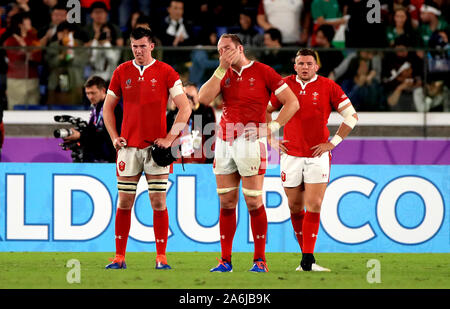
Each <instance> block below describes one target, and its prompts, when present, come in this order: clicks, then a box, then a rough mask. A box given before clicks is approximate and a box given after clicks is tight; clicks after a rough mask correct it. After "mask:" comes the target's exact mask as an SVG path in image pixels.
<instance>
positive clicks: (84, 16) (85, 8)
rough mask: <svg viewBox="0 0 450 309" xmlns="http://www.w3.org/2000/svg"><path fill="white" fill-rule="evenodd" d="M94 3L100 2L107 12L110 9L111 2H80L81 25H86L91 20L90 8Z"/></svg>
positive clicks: (101, 0) (89, 0)
mask: <svg viewBox="0 0 450 309" xmlns="http://www.w3.org/2000/svg"><path fill="white" fill-rule="evenodd" d="M95 2H102V3H104V4H105V6H106V8H107V10H110V9H111V0H80V3H81V24H82V25H86V24H87V23H88V22H90V20H91V19H92V17H91V16H90V15H91V6H92V4H94V3H95Z"/></svg>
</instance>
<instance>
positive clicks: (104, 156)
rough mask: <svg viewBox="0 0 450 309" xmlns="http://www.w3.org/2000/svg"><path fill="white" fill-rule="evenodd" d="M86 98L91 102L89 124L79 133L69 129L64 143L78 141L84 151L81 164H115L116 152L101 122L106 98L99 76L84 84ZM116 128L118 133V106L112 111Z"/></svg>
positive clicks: (104, 88) (119, 108)
mask: <svg viewBox="0 0 450 309" xmlns="http://www.w3.org/2000/svg"><path fill="white" fill-rule="evenodd" d="M84 87H85V90H86V96H87V98H88V100H89V101H90V102H91V115H90V118H89V123H88V125H87V127H86V128H85V129H83V130H82V131H81V132H80V131H78V130H76V129H75V128H71V132H72V134H71V135H69V136H67V137H66V138H64V141H65V142H73V141H79V142H80V144H81V147H83V149H84V155H83V162H115V161H116V150H115V149H114V147H113V145H112V143H111V140H110V138H109V135H108V131H107V130H106V127H105V124H104V122H103V103H104V100H105V97H106V82H105V80H104V79H103V78H101V77H99V76H91V77H90V78H89V79H88V80H87V81H86V83H85V84H84ZM114 113H115V115H116V127H117V130H118V131H120V126H121V123H122V108H121V106H120V105H119V104H117V107H116V109H115V111H114Z"/></svg>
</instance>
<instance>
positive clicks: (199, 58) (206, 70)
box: [188, 26, 219, 87]
mask: <svg viewBox="0 0 450 309" xmlns="http://www.w3.org/2000/svg"><path fill="white" fill-rule="evenodd" d="M198 40H199V41H198V43H199V44H198V45H199V47H200V48H195V49H193V50H192V52H191V62H192V65H191V66H190V67H189V78H188V79H189V81H190V82H191V83H193V84H196V85H198V86H199V87H201V86H202V85H203V84H204V83H205V82H206V81H207V80H208V77H209V76H211V74H212V73H213V71H214V69H215V68H217V66H218V65H219V60H218V59H217V57H216V53H215V52H214V51H213V50H207V49H204V48H202V47H211V46H216V44H217V32H216V30H215V29H214V28H210V27H206V26H205V27H203V29H202V31H201V32H200V35H199V39H198Z"/></svg>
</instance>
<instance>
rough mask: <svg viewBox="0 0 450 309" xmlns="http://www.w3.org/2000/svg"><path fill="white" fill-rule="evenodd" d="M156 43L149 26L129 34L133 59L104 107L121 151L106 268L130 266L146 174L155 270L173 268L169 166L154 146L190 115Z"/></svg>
mask: <svg viewBox="0 0 450 309" xmlns="http://www.w3.org/2000/svg"><path fill="white" fill-rule="evenodd" d="M154 47H155V43H154V42H153V34H152V32H151V31H150V30H149V29H145V28H136V29H134V30H133V31H132V32H131V49H132V51H133V55H134V60H131V61H127V62H125V63H122V64H121V65H119V66H118V67H117V69H116V70H115V71H114V73H113V76H112V79H111V83H110V86H109V89H108V92H107V95H106V100H105V104H104V107H103V111H104V112H103V113H104V120H105V125H106V128H107V129H108V132H109V135H110V137H111V140H112V142H113V145H114V147H115V148H116V149H117V160H116V171H117V182H118V186H117V187H118V191H119V203H118V208H117V213H116V222H115V237H116V256H115V258H114V260H113V261H112V263H110V264H108V265H107V266H106V268H107V269H123V268H126V264H125V252H126V246H127V240H128V234H129V231H130V224H131V209H132V207H133V204H134V200H135V197H136V188H137V184H138V181H139V179H140V178H141V175H142V172H144V173H145V177H146V179H147V182H148V192H149V196H150V203H151V206H152V208H153V229H154V233H155V242H156V269H170V266H169V265H168V264H167V259H166V246H167V238H168V230H169V217H168V213H167V208H166V188H167V179H168V177H169V172H170V166H165V167H162V166H159V165H157V164H156V163H155V162H154V160H153V158H152V156H151V150H150V147H151V145H153V144H156V145H158V146H160V147H163V148H168V147H170V146H171V144H172V143H173V141H174V140H175V138H176V137H177V136H178V135H179V133H180V131H181V129H182V128H184V126H185V125H186V122H187V120H188V119H189V116H190V114H191V108H190V106H189V101H188V99H187V97H186V94H185V93H184V90H183V86H182V83H181V81H180V78H179V75H178V73H177V72H175V70H174V69H173V68H172V67H171V66H169V65H168V64H166V63H164V62H161V61H158V60H156V59H154V58H153V57H152V50H153V49H154ZM169 94H170V96H171V97H172V98H173V102H174V103H175V105H176V106H177V108H178V114H177V116H176V118H175V121H174V124H173V125H172V128H171V130H170V131H169V133H167V130H166V106H167V99H168V97H169ZM120 98H122V100H123V122H122V131H121V136H119V135H118V133H117V130H116V127H115V125H114V124H115V116H114V112H113V111H114V107H115V106H116V105H117V103H118V102H119V99H120Z"/></svg>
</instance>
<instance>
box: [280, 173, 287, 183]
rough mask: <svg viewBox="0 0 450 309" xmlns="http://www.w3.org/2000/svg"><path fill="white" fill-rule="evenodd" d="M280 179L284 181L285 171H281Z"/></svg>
mask: <svg viewBox="0 0 450 309" xmlns="http://www.w3.org/2000/svg"><path fill="white" fill-rule="evenodd" d="M281 181H282V182H285V181H286V173H285V172H281Z"/></svg>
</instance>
